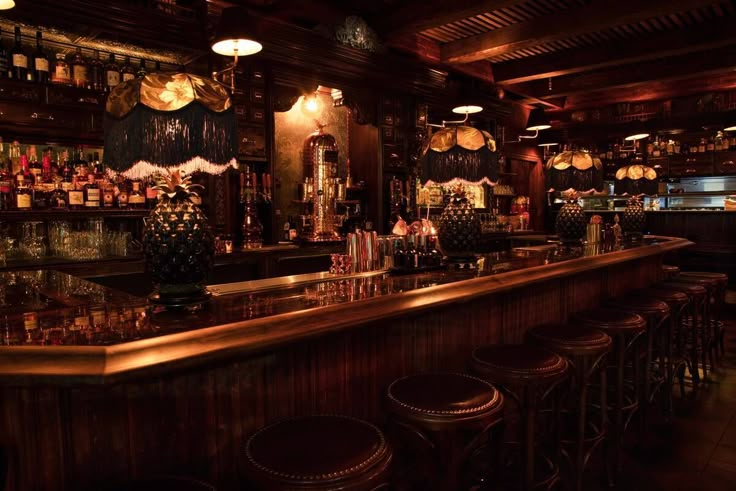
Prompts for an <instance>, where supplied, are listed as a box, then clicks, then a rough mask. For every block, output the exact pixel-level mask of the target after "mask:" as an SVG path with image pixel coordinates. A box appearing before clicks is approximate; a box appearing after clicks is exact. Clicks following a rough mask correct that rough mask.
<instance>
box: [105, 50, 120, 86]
mask: <svg viewBox="0 0 736 491" xmlns="http://www.w3.org/2000/svg"><path fill="white" fill-rule="evenodd" d="M119 83H120V67H118V64H117V63H115V54H113V53H110V60H109V61H108V62H107V65H105V90H108V91H110V90H112V89H114V88H115V87H116V86H117V85H118V84H119Z"/></svg>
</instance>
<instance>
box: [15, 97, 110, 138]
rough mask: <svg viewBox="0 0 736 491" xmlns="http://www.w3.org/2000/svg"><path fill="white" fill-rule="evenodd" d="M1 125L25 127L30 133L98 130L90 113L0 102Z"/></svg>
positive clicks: (79, 110) (80, 110)
mask: <svg viewBox="0 0 736 491" xmlns="http://www.w3.org/2000/svg"><path fill="white" fill-rule="evenodd" d="M0 124H2V125H3V126H8V125H17V126H24V127H27V131H28V132H29V133H34V132H37V131H38V132H43V131H44V130H46V129H64V130H66V131H67V132H76V133H89V132H92V131H94V130H95V129H96V128H95V124H94V118H93V117H92V114H91V113H90V112H89V111H85V110H82V109H74V110H70V109H63V108H51V107H49V106H46V105H35V104H18V103H12V102H0ZM34 130H35V131H34Z"/></svg>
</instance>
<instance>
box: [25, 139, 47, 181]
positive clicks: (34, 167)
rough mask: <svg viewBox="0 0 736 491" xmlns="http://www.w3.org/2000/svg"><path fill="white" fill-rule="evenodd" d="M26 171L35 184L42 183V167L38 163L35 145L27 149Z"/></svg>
mask: <svg viewBox="0 0 736 491" xmlns="http://www.w3.org/2000/svg"><path fill="white" fill-rule="evenodd" d="M28 159H29V161H30V162H29V164H28V170H29V171H30V172H31V174H33V180H34V182H36V183H40V182H42V180H43V179H42V177H41V175H42V174H43V167H42V166H41V163H40V162H39V161H38V155H37V154H36V145H30V146H29V147H28Z"/></svg>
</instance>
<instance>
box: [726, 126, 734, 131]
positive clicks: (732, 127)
mask: <svg viewBox="0 0 736 491" xmlns="http://www.w3.org/2000/svg"><path fill="white" fill-rule="evenodd" d="M723 131H736V125H734V126H729V127H728V128H723Z"/></svg>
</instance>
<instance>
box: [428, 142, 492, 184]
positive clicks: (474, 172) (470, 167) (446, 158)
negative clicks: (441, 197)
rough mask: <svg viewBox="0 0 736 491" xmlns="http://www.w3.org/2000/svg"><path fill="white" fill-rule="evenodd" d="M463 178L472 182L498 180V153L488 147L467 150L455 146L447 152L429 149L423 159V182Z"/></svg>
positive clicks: (445, 181) (444, 181)
mask: <svg viewBox="0 0 736 491" xmlns="http://www.w3.org/2000/svg"><path fill="white" fill-rule="evenodd" d="M456 178H461V179H462V180H464V181H465V182H468V183H472V184H480V183H486V184H495V183H496V182H497V181H498V154H497V153H496V152H491V151H490V150H489V149H488V148H487V147H482V148H480V149H478V150H475V151H471V150H465V149H464V148H461V147H454V148H452V149H450V150H448V151H446V152H435V151H434V150H431V149H430V150H428V151H427V153H426V154H424V158H423V159H422V182H425V183H426V182H427V181H432V182H435V183H438V184H439V183H447V182H450V181H452V180H453V179H456Z"/></svg>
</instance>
